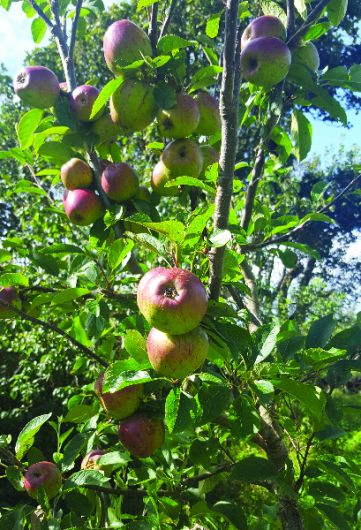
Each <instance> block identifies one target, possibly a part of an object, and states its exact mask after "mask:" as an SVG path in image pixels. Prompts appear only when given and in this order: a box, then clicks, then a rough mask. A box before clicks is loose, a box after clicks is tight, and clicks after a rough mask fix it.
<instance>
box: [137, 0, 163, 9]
mask: <svg viewBox="0 0 361 530" xmlns="http://www.w3.org/2000/svg"><path fill="white" fill-rule="evenodd" d="M155 2H158V0H139V1H138V5H137V11H141V10H142V9H144V8H145V7H149V6H151V5H153V4H155Z"/></svg>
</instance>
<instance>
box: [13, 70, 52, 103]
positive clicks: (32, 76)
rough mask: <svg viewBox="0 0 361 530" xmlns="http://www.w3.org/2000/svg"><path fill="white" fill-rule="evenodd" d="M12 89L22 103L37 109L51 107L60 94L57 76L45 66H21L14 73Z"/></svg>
mask: <svg viewBox="0 0 361 530" xmlns="http://www.w3.org/2000/svg"><path fill="white" fill-rule="evenodd" d="M14 91H15V94H16V95H17V96H19V98H20V99H21V100H22V101H23V102H24V103H26V104H27V105H30V107H36V108H38V109H47V108H48V107H53V106H54V105H55V103H56V102H57V101H58V98H59V94H60V88H59V81H58V78H57V77H56V75H55V74H54V72H52V71H51V70H49V68H45V66H25V67H24V68H22V69H21V70H20V71H19V72H18V73H17V74H16V77H15V80H14Z"/></svg>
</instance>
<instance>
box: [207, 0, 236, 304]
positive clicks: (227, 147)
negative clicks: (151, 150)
mask: <svg viewBox="0 0 361 530" xmlns="http://www.w3.org/2000/svg"><path fill="white" fill-rule="evenodd" d="M238 6H239V0H227V5H226V24H225V42H224V50H223V73H222V83H221V93H220V103H219V110H220V114H221V123H222V142H221V153H220V157H219V170H220V174H219V178H218V185H217V193H216V199H215V214H214V228H215V229H216V230H217V229H218V230H222V229H226V228H227V226H228V218H229V211H230V206H231V199H232V193H233V176H234V164H235V160H236V152H237V139H238V107H239V90H237V91H236V92H235V78H237V79H239V77H238V76H239V74H237V75H235V67H236V62H235V58H236V56H237V55H239V50H236V45H237V22H238ZM237 62H238V61H237ZM238 67H239V63H238ZM224 252H225V247H218V248H213V249H212V250H211V252H210V278H209V291H210V298H211V299H213V300H217V299H218V297H219V293H220V290H221V284H222V267H223V257H224Z"/></svg>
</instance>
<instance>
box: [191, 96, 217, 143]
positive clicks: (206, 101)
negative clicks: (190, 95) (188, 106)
mask: <svg viewBox="0 0 361 530" xmlns="http://www.w3.org/2000/svg"><path fill="white" fill-rule="evenodd" d="M194 99H195V100H196V102H197V105H198V108H199V116H200V117H199V123H198V126H197V128H196V130H195V131H194V132H195V134H203V135H204V136H211V135H212V134H215V133H216V132H218V131H219V130H220V128H221V115H220V113H219V103H218V101H217V100H216V98H214V97H213V96H211V95H210V94H207V92H199V93H198V94H197V95H196V96H195V98H194Z"/></svg>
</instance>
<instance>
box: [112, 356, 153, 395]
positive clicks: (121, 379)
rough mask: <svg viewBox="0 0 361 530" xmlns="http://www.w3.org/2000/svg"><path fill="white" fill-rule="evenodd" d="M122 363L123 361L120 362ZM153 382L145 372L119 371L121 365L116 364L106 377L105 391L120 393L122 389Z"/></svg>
mask: <svg viewBox="0 0 361 530" xmlns="http://www.w3.org/2000/svg"><path fill="white" fill-rule="evenodd" d="M120 362H121V361H120ZM150 381H152V378H151V376H150V375H149V374H148V372H145V371H144V370H127V371H119V364H118V363H117V362H115V363H114V364H113V365H112V366H111V367H110V368H108V369H107V370H106V372H105V375H104V381H103V391H104V392H118V390H122V388H126V387H127V386H132V385H140V384H142V383H149V382H150Z"/></svg>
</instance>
